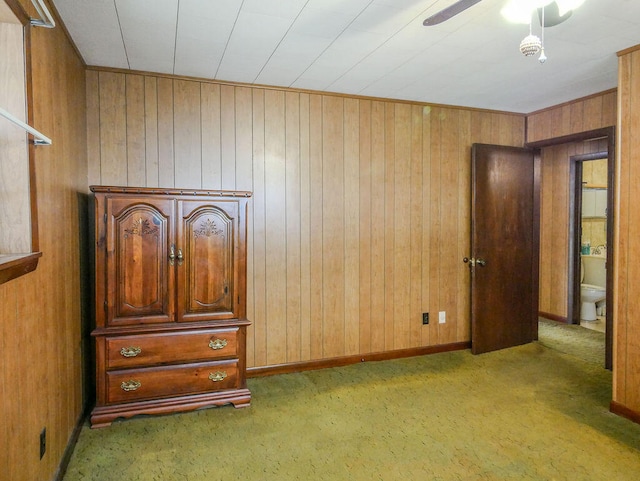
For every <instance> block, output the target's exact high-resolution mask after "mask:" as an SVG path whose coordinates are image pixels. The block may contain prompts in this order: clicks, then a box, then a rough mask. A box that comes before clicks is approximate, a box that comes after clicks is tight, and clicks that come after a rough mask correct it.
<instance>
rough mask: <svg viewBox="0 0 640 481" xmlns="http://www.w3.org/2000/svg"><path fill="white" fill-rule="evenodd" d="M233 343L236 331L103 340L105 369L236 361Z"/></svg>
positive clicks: (153, 335) (181, 333)
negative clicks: (209, 361) (233, 358)
mask: <svg viewBox="0 0 640 481" xmlns="http://www.w3.org/2000/svg"><path fill="white" fill-rule="evenodd" d="M237 341H238V328H237V327H236V328H230V329H207V330H199V331H197V332H193V331H184V332H171V333H160V334H146V335H141V336H114V337H107V338H105V342H106V355H107V369H118V368H129V367H138V366H152V365H156V364H173V363H179V362H193V361H206V360H209V359H222V358H232V357H237V356H238V342H237Z"/></svg>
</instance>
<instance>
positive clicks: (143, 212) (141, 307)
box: [105, 196, 175, 326]
mask: <svg viewBox="0 0 640 481" xmlns="http://www.w3.org/2000/svg"><path fill="white" fill-rule="evenodd" d="M106 207H107V211H106V220H107V222H106V226H107V228H106V239H105V243H106V279H105V281H106V291H107V295H106V306H105V310H106V318H107V319H106V320H107V325H109V326H115V325H127V324H141V323H142V324H146V323H159V322H172V321H173V320H174V319H173V317H174V316H173V312H174V297H175V295H174V293H175V290H174V289H175V287H174V286H175V278H174V272H175V270H174V266H172V265H171V264H172V263H171V256H172V249H173V244H174V240H173V238H172V232H173V229H174V226H173V222H174V220H173V219H174V212H175V204H174V202H173V201H172V200H170V199H157V198H152V197H151V198H145V199H141V200H138V201H133V202H132V200H131V199H130V198H122V197H118V196H114V197H110V198H108V200H107V206H106Z"/></svg>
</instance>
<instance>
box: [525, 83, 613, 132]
mask: <svg viewBox="0 0 640 481" xmlns="http://www.w3.org/2000/svg"><path fill="white" fill-rule="evenodd" d="M616 112H617V91H616V90H615V89H614V90H609V91H606V92H602V93H599V94H595V95H591V96H589V97H584V98H580V99H577V100H574V101H571V102H567V103H564V104H560V105H556V106H554V107H551V108H548V109H544V110H540V111H537V112H533V113H531V114H529V115H527V142H537V141H540V140H547V139H553V138H556V137H563V136H565V135H571V134H579V133H582V132H588V131H590V130H596V129H600V128H604V127H611V126H614V125H616Z"/></svg>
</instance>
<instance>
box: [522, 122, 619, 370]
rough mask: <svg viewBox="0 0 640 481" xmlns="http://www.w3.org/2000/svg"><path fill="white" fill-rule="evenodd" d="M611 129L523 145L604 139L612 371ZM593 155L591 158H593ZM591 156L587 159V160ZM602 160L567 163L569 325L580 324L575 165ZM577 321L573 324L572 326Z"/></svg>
mask: <svg viewBox="0 0 640 481" xmlns="http://www.w3.org/2000/svg"><path fill="white" fill-rule="evenodd" d="M615 132H616V128H615V127H605V128H602V129H595V130H589V131H585V132H580V133H577V134H571V135H565V136H561V137H554V138H551V139H546V140H541V141H536V142H527V143H525V146H526V147H531V148H537V149H542V148H544V147H550V146H555V145H561V144H567V143H574V142H581V141H585V140H596V139H606V140H607V155H606V158H607V183H608V186H607V187H608V188H607V261H606V268H607V298H606V305H607V309H606V317H607V319H606V332H605V367H606V368H607V369H612V368H613V339H614V332H613V326H614V322H613V321H614V319H613V316H614V313H615V311H614V309H613V292H614V285H613V279H614V272H613V271H614V262H613V259H614V256H615V246H614V244H613V241H614V239H613V236H614V223H615V215H616V212H615V202H614V199H615V188H616V185H615V180H616V177H615V166H616V152H615V149H616V143H615ZM594 155H595V157H593V156H594ZM589 156H592V157H591V158H588V157H589ZM601 158H603V157H602V155H601V152H599V153H596V154H585V155H577V156H572V157H570V158H569V159H567V160H568V161H569V162H571V165H570V173H569V176H570V179H569V185H568V186H567V188H568V189H569V242H568V244H569V245H568V246H567V249H568V259H569V262H568V263H567V264H568V265H567V284H568V285H567V288H568V293H567V294H568V295H567V321H568V322H569V323H573V324H575V323H577V324H579V323H580V319H579V318H578V317H579V312H580V295H579V293H580V258H579V257H578V256H577V255H576V252H577V250H576V249H577V248H578V245H579V244H580V239H579V236H580V230H579V229H578V228H577V218H576V212H578V213H579V212H580V210H578V209H581V206H580V205H576V204H577V202H578V201H579V200H580V199H581V194H582V191H580V193H579V194H578V193H577V192H576V190H577V188H578V187H577V184H576V182H577V179H576V163H577V162H581V161H583V160H594V159H601ZM576 319H577V322H576Z"/></svg>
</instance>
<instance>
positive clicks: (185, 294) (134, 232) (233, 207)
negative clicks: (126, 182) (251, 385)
mask: <svg viewBox="0 0 640 481" xmlns="http://www.w3.org/2000/svg"><path fill="white" fill-rule="evenodd" d="M91 191H92V192H93V193H94V201H95V233H96V237H95V249H96V251H95V298H96V309H95V314H96V319H95V329H94V330H93V332H92V336H93V337H94V338H95V348H96V396H97V397H96V406H95V408H94V409H93V411H92V413H91V426H92V427H102V426H108V425H110V424H111V422H112V421H113V420H115V419H116V418H120V417H123V418H127V417H131V416H134V415H137V414H159V413H171V412H177V411H186V410H193V409H198V408H201V407H205V406H211V405H222V404H227V403H231V404H233V405H234V406H235V407H244V406H248V405H249V403H250V401H251V393H250V391H249V390H248V389H247V386H246V376H245V369H246V365H245V364H246V329H247V326H248V325H249V324H250V322H249V321H248V320H247V319H246V255H247V254H246V252H247V251H246V238H247V233H246V230H247V202H248V199H249V197H250V196H251V193H250V192H230V191H204V190H188V191H187V190H179V189H154V188H132V187H105V186H92V187H91Z"/></svg>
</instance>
